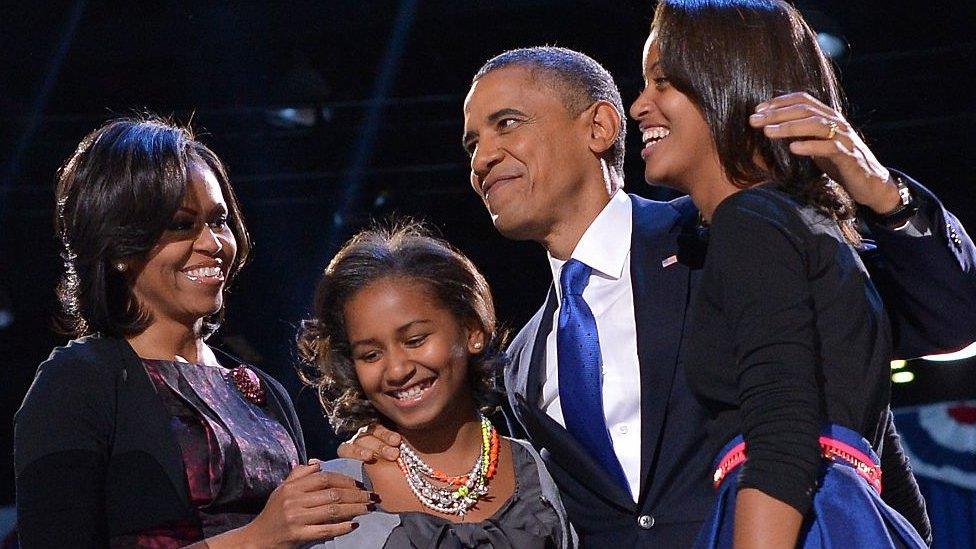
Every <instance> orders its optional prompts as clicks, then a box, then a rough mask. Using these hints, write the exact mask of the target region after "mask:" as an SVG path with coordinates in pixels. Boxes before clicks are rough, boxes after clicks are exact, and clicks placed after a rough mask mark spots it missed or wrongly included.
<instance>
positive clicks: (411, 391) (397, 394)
mask: <svg viewBox="0 0 976 549" xmlns="http://www.w3.org/2000/svg"><path fill="white" fill-rule="evenodd" d="M431 383H432V382H430V381H424V382H423V383H418V384H416V385H412V386H410V387H408V388H406V389H400V390H399V391H394V392H393V397H394V398H396V399H397V400H410V399H414V398H417V397H419V396H420V395H422V394H423V392H424V391H426V390H427V388H429V387H430V385H431Z"/></svg>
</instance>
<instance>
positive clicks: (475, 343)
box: [474, 341, 481, 351]
mask: <svg viewBox="0 0 976 549" xmlns="http://www.w3.org/2000/svg"><path fill="white" fill-rule="evenodd" d="M474 348H475V349H477V350H479V351H480V350H481V342H480V341H475V342H474Z"/></svg>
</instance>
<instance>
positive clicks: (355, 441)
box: [338, 423, 402, 463]
mask: <svg viewBox="0 0 976 549" xmlns="http://www.w3.org/2000/svg"><path fill="white" fill-rule="evenodd" d="M401 440H402V439H401V437H400V435H399V433H395V432H393V431H391V430H389V429H387V428H386V427H383V426H382V425H380V424H378V423H372V424H370V425H367V426H366V427H363V428H361V429H359V430H358V431H356V434H355V435H353V437H352V438H351V439H349V440H347V441H346V442H343V443H342V444H341V445H339V450H338V453H339V457H342V458H348V459H356V460H359V461H363V462H366V463H373V462H374V461H376V460H377V459H383V460H386V461H396V460H397V458H398V457H400V449H399V446H400V442H401Z"/></svg>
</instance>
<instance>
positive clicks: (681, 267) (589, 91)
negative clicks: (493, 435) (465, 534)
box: [340, 48, 976, 547]
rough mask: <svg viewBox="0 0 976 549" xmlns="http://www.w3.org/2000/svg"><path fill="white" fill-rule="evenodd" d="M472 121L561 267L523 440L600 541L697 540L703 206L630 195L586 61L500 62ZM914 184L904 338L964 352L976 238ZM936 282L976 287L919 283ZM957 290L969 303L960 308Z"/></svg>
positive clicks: (605, 88) (535, 343)
mask: <svg viewBox="0 0 976 549" xmlns="http://www.w3.org/2000/svg"><path fill="white" fill-rule="evenodd" d="M464 119H465V123H464V138H463V142H464V147H465V149H466V150H467V151H468V153H469V154H470V155H471V184H472V187H473V188H474V190H475V192H477V193H478V194H479V196H481V197H482V199H483V200H484V202H485V205H486V206H487V208H488V211H489V213H490V214H491V217H492V220H493V222H494V224H495V226H496V228H497V229H498V230H499V232H501V233H502V234H503V235H504V236H506V237H508V238H512V239H517V240H534V241H536V242H539V243H540V244H542V245H543V246H544V247H545V248H546V250H547V252H548V255H549V260H550V264H551V267H552V271H553V280H554V284H553V286H552V287H551V288H550V290H549V293H548V295H547V296H546V300H545V303H544V304H543V306H542V307H541V308H540V309H539V311H538V312H537V313H536V314H535V316H533V317H532V319H531V320H530V321H529V322H528V324H527V325H526V326H525V327H524V328H523V329H522V330H521V331H520V332H519V334H518V335H517V336H516V337H515V339H514V340H513V342H512V345H511V347H510V351H509V352H510V355H511V358H512V365H511V367H510V368H509V369H508V370H507V371H506V372H505V383H506V389H507V393H508V397H509V405H510V407H511V410H510V412H511V415H512V416H514V417H513V419H514V421H512V429H513V431H515V433H514V434H516V435H520V434H521V435H523V436H526V437H527V438H528V439H529V440H531V441H532V443H533V445H534V446H535V447H536V448H538V449H540V451H541V452H542V455H543V457H544V459H545V460H546V464H547V466H548V467H549V469H550V472H551V473H552V475H553V477H554V479H555V480H556V483H557V484H558V485H559V488H560V493H561V495H562V497H563V500H564V503H565V505H566V508H567V511H568V513H569V516H570V519H571V521H572V522H573V524H574V526H575V527H576V529H577V531H578V533H579V535H580V540H581V543H582V545H583V546H590V547H610V546H612V545H611V544H617V545H618V546H623V545H620V544H630V545H631V546H640V547H643V546H659V547H680V546H688V545H690V544H691V542H692V541H693V540H694V538H695V535H696V534H697V532H698V530H699V527H700V525H701V523H702V521H703V520H704V518H705V516H706V515H707V513H708V511H709V509H710V507H711V504H712V498H713V495H712V489H711V482H710V478H709V477H710V475H709V471H710V469H711V461H712V459H713V458H714V457H715V456H709V455H703V454H702V453H701V452H700V451H699V446H700V443H701V441H702V440H703V438H704V435H705V432H704V429H705V422H706V417H705V414H704V411H703V409H702V407H701V406H700V405H699V404H698V403H697V402H696V401H695V399H694V397H693V396H692V394H691V393H690V391H689V389H688V388H687V385H686V383H685V379H684V374H683V370H682V367H681V357H682V350H683V349H682V347H683V345H684V344H685V343H684V342H685V338H686V336H687V334H688V322H689V315H688V314H687V311H688V309H689V306H690V303H691V300H692V299H693V298H694V295H695V292H694V289H695V287H696V284H697V281H698V273H699V271H697V270H695V269H693V268H690V267H689V265H692V266H693V264H694V263H695V258H696V257H697V258H698V259H700V255H701V250H697V251H696V250H695V243H696V242H697V241H696V239H695V238H694V236H693V233H694V229H695V227H696V226H697V220H698V213H697V211H696V210H695V208H694V205H693V204H692V203H691V202H690V200H688V199H687V198H681V199H677V200H674V201H671V202H667V203H665V202H654V201H649V200H644V199H642V198H639V197H636V196H632V195H628V194H626V193H624V192H623V190H622V187H623V153H624V150H623V149H624V135H625V133H626V132H625V126H624V121H623V120H624V110H623V105H622V102H621V99H620V94H619V91H618V90H617V88H616V85H615V84H614V82H613V79H612V77H611V76H610V74H609V73H607V71H606V70H604V69H603V68H602V67H601V66H600V65H599V64H598V63H596V62H595V61H594V60H592V59H590V58H589V57H587V56H585V55H583V54H580V53H577V52H573V51H570V50H565V49H562V48H530V49H523V50H514V51H510V52H505V53H504V54H502V55H500V56H498V57H496V58H494V59H492V60H490V61H488V63H486V64H485V66H484V67H482V69H481V70H479V71H478V73H477V74H476V75H475V77H474V79H473V84H472V86H471V90H470V91H469V93H468V96H467V98H466V100H465V104H464ZM903 179H904V180H905V181H907V183H905V185H907V186H908V188H909V192H910V193H912V195H913V197H914V198H913V200H914V201H915V205H916V206H919V214H918V215H917V217H918V218H919V219H917V220H910V223H909V225H910V228H909V232H908V233H904V234H896V232H895V231H892V230H890V229H888V228H885V227H883V226H881V225H882V224H883V222H884V220H883V219H880V220H879V221H878V224H877V225H876V226H875V227H872V229H874V230H875V231H876V232H878V233H879V234H878V240H879V241H880V243H881V245H880V246H879V247H878V248H877V253H876V255H877V257H876V258H874V259H875V260H876V261H874V263H876V264H878V265H881V266H882V267H884V269H882V270H878V271H876V272H877V273H878V275H877V277H876V280H877V282H878V284H879V286H881V289H882V292H883V293H884V295H885V297H886V299H888V300H889V303H893V304H894V308H893V311H892V317H893V320H894V323H895V326H896V331H897V335H898V336H899V339H900V340H901V341H902V348H909V349H911V351H912V352H917V351H921V350H925V351H931V350H933V349H939V348H951V347H953V346H960V345H962V344H965V343H968V341H965V339H966V337H970V336H971V335H972V334H971V333H969V330H970V328H971V326H972V325H973V321H972V315H973V312H972V311H973V307H974V305H976V304H974V303H972V297H971V295H972V294H973V293H974V292H973V288H974V273H973V257H974V248H973V245H972V242H971V241H970V240H969V239H968V237H966V235H965V231H964V230H963V229H962V227H961V226H960V225H959V223H958V221H957V220H956V219H955V218H954V217H953V216H952V215H951V214H949V213H948V212H946V211H945V210H944V209H942V207H941V205H940V204H939V202H938V200H937V199H935V197H934V196H932V195H931V194H930V193H928V191H926V190H925V189H924V188H922V187H921V186H919V185H917V184H916V183H914V182H912V181H910V180H907V178H903ZM840 183H841V184H844V181H840ZM880 184H883V185H893V184H894V183H891V182H883V181H882V182H880V183H879V185H880ZM887 190H890V189H883V188H880V187H879V189H878V192H881V191H887ZM679 242H681V243H685V245H682V244H679ZM679 258H680V259H681V260H679ZM867 259H868V260H869V262H870V261H871V257H868V258H867ZM909 264H910V265H913V266H914V267H912V268H915V269H922V270H923V271H914V272H907V269H904V268H902V267H903V266H905V265H909ZM907 277H910V278H907ZM929 277H936V279H937V280H939V281H940V282H939V283H940V284H948V285H950V286H953V285H954V286H955V287H956V288H960V287H965V288H968V291H965V292H959V291H958V290H945V293H939V292H940V289H939V288H932V287H928V286H927V285H925V284H917V283H916V284H911V282H912V281H916V282H917V281H918V280H926V279H927V278H929ZM952 292H957V293H958V294H961V295H965V296H969V297H968V298H967V299H962V300H958V299H957V300H956V302H947V300H946V296H947V295H957V294H954V293H952ZM930 300H934V301H935V303H937V304H938V305H935V306H933V305H926V304H925V303H927V302H928V301H930ZM960 301H961V303H960ZM957 304H959V306H958V307H957V306H956V305H957ZM945 307H950V308H952V312H951V313H949V312H946V311H945ZM940 308H941V309H940ZM938 314H941V315H942V316H936V315H938ZM949 320H952V321H953V322H958V323H959V325H960V326H965V327H966V329H956V330H953V328H952V327H951V326H946V324H950V322H949ZM933 324H938V325H940V326H941V327H942V328H945V329H944V330H940V331H933V330H928V328H929V327H931V326H932V325H933ZM564 357H571V358H570V359H564ZM594 357H595V358H594ZM601 412H602V413H601ZM375 434H376V435H377V437H379V439H383V440H386V441H387V442H392V443H393V444H396V443H397V438H396V436H395V435H392V438H390V437H391V434H390V433H388V432H385V431H380V430H377V431H376V433H375ZM356 444H357V445H358V447H356V446H355V445H349V444H347V445H344V446H343V448H340V454H342V455H345V456H347V457H356V456H357V455H362V454H360V452H361V451H367V450H375V451H382V452H383V453H382V454H381V455H385V456H386V457H390V456H392V455H395V451H394V452H391V451H392V450H394V449H392V448H381V447H380V444H381V443H380V441H379V440H378V439H377V438H372V437H360V438H359V439H358V441H357V442H356Z"/></svg>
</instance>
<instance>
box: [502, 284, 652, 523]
mask: <svg viewBox="0 0 976 549" xmlns="http://www.w3.org/2000/svg"><path fill="white" fill-rule="evenodd" d="M556 306H557V298H556V288H555V286H550V287H549V294H548V296H547V297H546V303H545V305H543V307H542V315H541V318H539V322H538V327H537V329H536V331H535V333H534V334H531V336H532V338H531V339H530V341H531V348H529V349H524V350H523V351H522V354H521V360H522V361H523V364H522V365H521V366H522V368H524V369H525V371H526V372H527V376H526V385H525V393H524V394H525V398H524V399H522V398H517V399H516V406H518V407H519V408H520V409H519V411H518V413H519V414H520V415H521V417H522V422H523V425H524V426H525V429H526V432H527V433H529V436H530V437H531V438H532V443H533V444H534V445H535V446H536V447H537V448H547V449H548V450H549V456H550V459H552V460H553V461H555V462H557V463H558V464H559V466H560V468H562V469H564V470H566V471H573V478H574V479H575V480H576V481H577V482H579V483H580V484H582V485H584V486H586V487H587V488H588V489H589V490H590V491H591V492H593V493H594V494H598V495H599V496H600V497H601V498H603V499H606V500H607V501H608V502H611V503H615V504H616V505H619V506H621V507H623V508H625V509H628V510H632V509H633V507H634V502H633V500H632V499H631V497H630V494H628V493H627V492H625V491H624V490H623V488H622V487H621V486H620V485H619V483H618V482H617V481H615V480H614V478H613V477H611V476H610V473H609V472H607V471H606V469H605V468H604V467H603V466H601V465H600V464H599V463H597V461H596V460H594V459H593V458H592V457H591V456H590V455H589V454H588V453H587V452H586V450H584V449H583V447H582V446H581V445H580V444H579V443H578V442H576V439H574V438H573V436H572V435H570V434H569V432H567V431H566V428H565V427H563V426H562V425H560V424H559V423H557V422H556V421H555V420H553V419H552V418H551V417H549V415H548V414H546V413H545V412H543V411H542V410H541V409H540V408H539V401H540V399H541V393H542V376H543V373H544V372H545V369H546V340H547V339H548V337H549V333H550V332H552V330H553V321H552V319H553V315H554V314H555V312H556ZM525 361H527V362H528V364H525V363H524V362H525Z"/></svg>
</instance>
